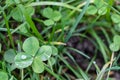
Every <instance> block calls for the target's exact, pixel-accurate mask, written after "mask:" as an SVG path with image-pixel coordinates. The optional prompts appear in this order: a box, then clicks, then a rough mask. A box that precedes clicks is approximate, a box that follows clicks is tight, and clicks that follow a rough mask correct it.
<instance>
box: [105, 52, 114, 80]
mask: <svg viewBox="0 0 120 80" xmlns="http://www.w3.org/2000/svg"><path fill="white" fill-rule="evenodd" d="M114 55H115V53H114V52H113V53H112V56H111V60H110V62H111V63H110V67H109V68H111V67H112V64H113V61H114ZM109 74H110V70H109V71H108V74H107V79H106V80H108V78H109Z"/></svg>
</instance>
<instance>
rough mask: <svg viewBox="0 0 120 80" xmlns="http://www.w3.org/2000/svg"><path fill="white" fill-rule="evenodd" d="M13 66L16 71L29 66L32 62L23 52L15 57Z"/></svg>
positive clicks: (30, 57) (31, 58) (29, 56)
mask: <svg viewBox="0 0 120 80" xmlns="http://www.w3.org/2000/svg"><path fill="white" fill-rule="evenodd" d="M14 60H15V65H16V67H17V68H18V69H23V68H26V67H28V66H30V65H31V64H32V62H33V57H32V56H31V55H29V54H26V53H24V52H20V53H18V54H17V55H16V56H15V59H14Z"/></svg>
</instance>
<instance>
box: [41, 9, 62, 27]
mask: <svg viewBox="0 0 120 80" xmlns="http://www.w3.org/2000/svg"><path fill="white" fill-rule="evenodd" d="M42 14H43V16H44V17H45V18H47V19H46V20H45V21H44V24H45V25H46V26H50V25H53V24H54V23H55V22H57V21H59V20H60V19H61V17H62V16H61V13H60V12H59V11H56V10H53V9H52V8H50V7H47V8H45V9H44V10H43V13H42Z"/></svg>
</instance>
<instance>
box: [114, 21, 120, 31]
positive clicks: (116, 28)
mask: <svg viewBox="0 0 120 80" xmlns="http://www.w3.org/2000/svg"><path fill="white" fill-rule="evenodd" d="M115 30H116V31H118V32H120V23H119V24H116V25H115Z"/></svg>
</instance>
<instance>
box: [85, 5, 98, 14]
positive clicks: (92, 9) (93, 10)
mask: <svg viewBox="0 0 120 80" xmlns="http://www.w3.org/2000/svg"><path fill="white" fill-rule="evenodd" d="M86 13H87V14H88V15H95V14H96V13H97V8H96V7H95V6H93V5H90V6H89V7H88V9H87V11H86Z"/></svg>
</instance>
